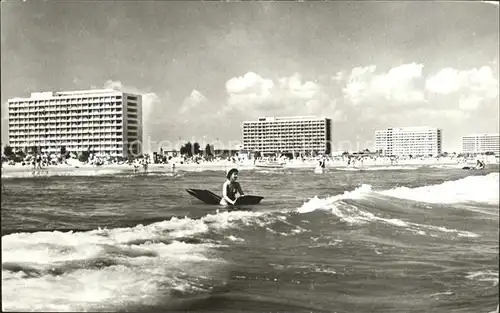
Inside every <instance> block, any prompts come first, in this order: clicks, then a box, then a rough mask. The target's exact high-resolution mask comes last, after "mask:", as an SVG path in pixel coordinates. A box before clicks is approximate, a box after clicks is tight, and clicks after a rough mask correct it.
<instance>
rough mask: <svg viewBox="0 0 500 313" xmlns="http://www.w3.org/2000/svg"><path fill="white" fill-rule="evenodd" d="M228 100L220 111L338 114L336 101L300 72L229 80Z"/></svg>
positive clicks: (252, 114)
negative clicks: (276, 76) (285, 75)
mask: <svg viewBox="0 0 500 313" xmlns="http://www.w3.org/2000/svg"><path fill="white" fill-rule="evenodd" d="M226 91H227V94H228V103H227V105H226V106H225V107H224V109H223V110H220V111H219V112H218V114H219V115H220V116H223V115H226V114H228V113H230V112H232V113H234V112H236V111H238V112H240V113H241V114H242V115H244V116H245V117H246V118H249V117H251V116H263V115H316V116H337V117H339V116H340V115H339V114H338V113H336V112H337V111H338V110H337V108H336V102H335V101H334V99H333V98H332V97H331V96H330V95H329V94H328V93H327V92H326V90H325V89H324V86H322V85H320V84H319V83H318V82H316V81H311V80H303V78H302V76H301V75H300V73H295V74H293V75H291V76H289V77H281V78H279V79H277V82H276V83H275V82H274V81H273V80H272V79H268V78H264V77H261V76H260V75H258V74H256V73H253V72H249V73H247V74H245V75H244V76H240V77H234V78H231V79H230V80H228V82H227V83H226Z"/></svg>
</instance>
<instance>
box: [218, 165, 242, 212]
mask: <svg viewBox="0 0 500 313" xmlns="http://www.w3.org/2000/svg"><path fill="white" fill-rule="evenodd" d="M238 173H239V171H238V169H236V168H232V169H230V170H229V171H228V172H227V175H226V178H227V180H226V181H225V182H224V184H223V185H222V199H221V200H220V204H221V205H234V203H235V202H236V199H237V198H238V197H240V196H243V195H244V193H243V190H242V189H241V186H240V183H239V182H237V181H236V180H237V179H238ZM236 194H238V197H237V196H236Z"/></svg>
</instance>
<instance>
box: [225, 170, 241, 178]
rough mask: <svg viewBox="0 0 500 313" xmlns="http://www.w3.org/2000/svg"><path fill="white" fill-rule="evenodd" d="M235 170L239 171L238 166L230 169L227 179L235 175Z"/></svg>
mask: <svg viewBox="0 0 500 313" xmlns="http://www.w3.org/2000/svg"><path fill="white" fill-rule="evenodd" d="M234 172H236V173H238V172H239V171H238V169H237V168H232V169H230V170H229V172H227V175H226V177H227V179H229V178H231V175H233V173H234Z"/></svg>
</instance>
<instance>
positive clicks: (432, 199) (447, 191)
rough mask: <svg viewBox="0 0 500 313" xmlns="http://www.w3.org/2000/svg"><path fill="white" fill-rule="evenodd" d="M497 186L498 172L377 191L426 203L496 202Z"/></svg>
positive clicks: (497, 198)
mask: <svg viewBox="0 0 500 313" xmlns="http://www.w3.org/2000/svg"><path fill="white" fill-rule="evenodd" d="M499 186H500V185H499V174H498V173H491V174H488V175H485V176H468V177H465V178H463V179H459V180H455V181H447V182H444V183H442V184H439V185H431V186H424V187H418V188H408V187H397V188H394V189H391V190H385V191H379V192H378V193H379V194H382V195H385V196H390V197H394V198H400V199H407V200H413V201H420V202H428V203H464V202H481V203H489V204H498V203H499V193H498V189H499Z"/></svg>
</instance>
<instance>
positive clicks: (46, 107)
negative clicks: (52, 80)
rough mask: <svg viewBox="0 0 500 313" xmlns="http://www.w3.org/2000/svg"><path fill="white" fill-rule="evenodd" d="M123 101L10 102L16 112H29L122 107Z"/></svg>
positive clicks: (132, 104)
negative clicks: (15, 103)
mask: <svg viewBox="0 0 500 313" xmlns="http://www.w3.org/2000/svg"><path fill="white" fill-rule="evenodd" d="M128 106H130V107H137V104H136V103H128ZM122 107H123V103H122V102H121V101H118V102H89V103H54V102H52V103H47V104H26V103H24V104H22V105H14V104H9V109H10V110H12V111H16V112H29V111H34V110H42V111H49V112H51V111H60V110H78V109H79V110H82V109H103V108H122Z"/></svg>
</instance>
